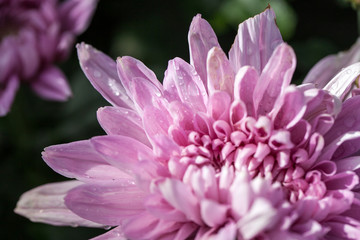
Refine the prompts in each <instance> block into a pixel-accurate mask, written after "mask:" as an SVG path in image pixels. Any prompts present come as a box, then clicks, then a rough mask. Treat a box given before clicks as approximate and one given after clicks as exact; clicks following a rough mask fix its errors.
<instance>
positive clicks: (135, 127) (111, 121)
mask: <svg viewBox="0 0 360 240" xmlns="http://www.w3.org/2000/svg"><path fill="white" fill-rule="evenodd" d="M97 118H98V121H99V123H100V125H101V127H102V128H103V129H104V130H105V132H106V133H107V134H108V135H122V136H127V137H131V138H133V139H136V140H138V141H140V142H142V143H144V144H146V145H148V146H150V143H149V140H148V138H147V136H146V133H145V131H144V129H143V126H142V119H141V118H140V116H139V115H138V113H137V112H135V111H133V110H131V109H127V108H121V107H103V108H99V110H98V111H97Z"/></svg>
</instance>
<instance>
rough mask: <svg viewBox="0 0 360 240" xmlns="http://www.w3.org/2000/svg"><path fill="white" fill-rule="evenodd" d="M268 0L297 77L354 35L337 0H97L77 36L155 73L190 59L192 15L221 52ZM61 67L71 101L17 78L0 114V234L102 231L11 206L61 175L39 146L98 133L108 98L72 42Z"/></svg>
mask: <svg viewBox="0 0 360 240" xmlns="http://www.w3.org/2000/svg"><path fill="white" fill-rule="evenodd" d="M268 3H270V4H271V6H272V7H273V8H274V10H275V12H276V14H277V23H278V25H279V27H280V28H281V31H282V34H283V36H284V38H285V40H286V41H287V42H288V43H289V44H290V45H291V46H292V47H293V48H294V49H295V52H296V55H297V60H298V64H297V70H296V73H295V77H294V79H295V81H296V82H297V83H299V82H301V80H302V79H303V78H304V76H305V74H306V73H307V71H308V70H309V69H310V68H311V66H313V65H314V64H315V63H316V62H317V61H318V60H319V59H321V58H322V57H324V56H326V55H328V54H331V53H336V52H338V51H341V50H346V49H348V48H349V47H350V46H351V45H352V44H353V43H354V42H355V40H356V38H357V30H356V29H357V28H356V14H355V12H354V11H353V10H352V9H351V7H350V6H349V5H348V4H344V3H343V2H342V1H341V0H317V1H304V0H288V1H287V0H268V1H265V0H227V1H220V0H199V1H193V0H182V1H181V0H178V1H149V0H133V1H123V0H102V1H100V2H99V5H98V9H97V11H96V13H95V16H94V18H93V21H92V24H91V25H90V27H89V29H88V30H87V31H86V32H85V33H84V34H83V35H82V36H80V37H79V38H78V41H79V42H80V41H84V42H87V43H89V44H92V45H93V46H95V47H96V48H98V49H100V50H102V51H103V52H105V53H107V54H109V55H110V56H112V57H113V58H114V59H115V58H116V57H117V56H123V55H131V56H133V57H136V58H138V59H140V60H142V61H143V62H144V63H145V64H146V65H147V66H148V67H150V68H151V69H153V70H154V71H155V73H156V74H157V76H158V79H160V80H161V79H162V78H163V74H164V71H165V69H166V66H167V61H168V60H169V59H172V58H174V57H176V56H178V57H181V58H183V59H185V60H187V61H188V60H189V54H188V46H187V32H188V27H189V24H190V22H191V19H192V17H193V16H194V15H196V14H197V13H201V14H202V16H203V17H204V18H205V19H207V20H208V21H209V22H210V23H211V25H212V26H213V28H214V29H215V32H216V33H217V35H218V38H219V42H220V44H221V45H222V47H223V49H224V51H225V52H227V51H228V50H229V49H230V47H231V44H232V43H233V39H234V37H235V34H236V30H237V25H238V24H239V23H240V22H241V21H243V20H245V19H246V18H248V17H250V16H253V15H255V14H256V13H259V12H261V11H262V10H264V9H265V8H266V6H267V4H268ZM0 57H1V56H0ZM61 67H62V69H63V70H64V71H65V73H66V74H67V76H68V78H69V80H70V84H71V87H72V90H73V94H74V96H73V97H72V99H70V101H68V102H65V103H54V102H47V101H43V100H41V99H39V98H37V97H36V96H34V95H33V93H32V92H31V91H29V89H28V88H27V87H26V86H21V89H20V92H19V94H17V96H16V100H15V102H14V104H13V107H12V110H11V112H10V114H9V115H8V116H6V117H4V118H1V119H0V158H1V160H0V178H1V179H0V201H1V203H0V216H1V218H0V221H1V223H0V236H1V237H0V238H1V239H36V240H42V239H44V240H45V239H46V240H47V239H51V240H60V239H66V238H68V239H88V238H91V237H94V236H96V235H98V234H101V233H102V232H104V230H103V229H87V228H71V227H53V226H48V225H45V224H41V223H32V222H30V221H29V220H28V219H25V218H23V217H21V216H18V215H16V214H14V213H13V209H14V208H15V205H16V202H17V200H18V198H19V197H20V195H21V194H22V193H23V192H25V191H27V190H29V189H31V188H33V187H36V186H38V185H41V184H45V183H48V182H54V181H63V180H65V178H63V177H62V176H60V175H58V174H56V173H55V172H53V171H52V170H51V169H50V168H49V167H48V166H47V165H46V164H45V163H44V162H43V161H42V159H41V155H40V153H41V151H42V150H43V148H44V147H46V146H49V145H54V144H59V143H66V142H70V141H75V140H81V139H88V138H90V137H92V136H95V135H101V134H104V132H103V131H102V130H101V128H100V126H99V125H98V123H97V120H96V110H97V109H98V108H99V107H101V106H105V105H109V104H108V103H107V102H105V101H104V100H103V99H102V97H101V96H100V95H99V94H98V93H97V92H96V91H95V90H94V89H93V88H92V86H91V85H90V83H89V82H88V81H87V79H86V78H85V76H84V75H83V73H82V72H81V69H80V67H79V64H78V61H77V57H76V52H75V49H74V51H73V53H72V55H71V57H70V59H69V60H68V61H67V62H65V63H63V64H62V65H61Z"/></svg>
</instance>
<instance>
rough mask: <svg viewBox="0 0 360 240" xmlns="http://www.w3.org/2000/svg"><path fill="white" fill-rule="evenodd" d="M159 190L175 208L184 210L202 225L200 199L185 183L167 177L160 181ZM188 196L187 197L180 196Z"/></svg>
mask: <svg viewBox="0 0 360 240" xmlns="http://www.w3.org/2000/svg"><path fill="white" fill-rule="evenodd" d="M158 187H159V190H160V191H161V193H162V195H163V197H164V199H165V200H166V201H167V202H168V203H169V204H170V205H172V206H173V207H174V208H175V209H178V210H180V211H181V212H183V213H184V214H185V215H186V217H187V218H188V219H189V220H192V221H194V222H195V223H197V224H200V225H202V224H203V222H202V220H201V217H200V209H199V208H198V204H199V202H198V199H197V198H196V197H195V195H194V194H193V193H192V192H191V189H190V188H189V186H188V185H186V184H185V183H183V182H181V181H179V180H177V179H165V180H164V181H163V182H161V183H159V186H158ZM181 195H182V196H186V198H183V197H180V196H181Z"/></svg>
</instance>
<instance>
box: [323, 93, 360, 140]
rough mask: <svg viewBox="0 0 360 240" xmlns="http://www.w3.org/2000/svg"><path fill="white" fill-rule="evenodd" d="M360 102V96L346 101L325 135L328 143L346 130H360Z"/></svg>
mask: <svg viewBox="0 0 360 240" xmlns="http://www.w3.org/2000/svg"><path fill="white" fill-rule="evenodd" d="M359 104H360V96H355V97H352V98H350V99H348V100H346V101H345V102H344V104H343V105H342V109H341V112H340V113H339V115H338V116H337V118H336V120H335V122H334V125H333V126H332V128H331V129H330V130H329V131H328V132H327V133H326V135H325V136H324V139H325V141H326V143H330V142H332V141H333V140H334V139H336V138H338V137H339V136H341V135H342V134H344V133H346V132H349V131H357V130H360V108H359Z"/></svg>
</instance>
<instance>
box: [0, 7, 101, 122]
mask: <svg viewBox="0 0 360 240" xmlns="http://www.w3.org/2000/svg"><path fill="white" fill-rule="evenodd" d="M95 7H96V0H83V1H82V0H69V1H64V2H62V3H60V2H58V1H54V0H11V1H10V0H3V1H1V3H0V53H1V61H0V72H1V75H0V116H3V115H6V114H7V112H8V111H9V110H10V107H11V104H12V102H13V100H14V98H15V94H16V92H17V90H18V88H19V84H20V82H26V83H28V84H29V85H30V86H31V88H32V89H33V90H34V91H35V92H36V93H37V94H38V95H39V96H41V97H43V98H45V99H49V100H57V101H64V100H66V99H67V98H69V97H70V96H71V90H70V87H69V85H68V83H67V80H66V77H65V76H64V74H63V73H62V71H61V70H60V69H58V68H57V67H56V66H54V65H53V63H54V62H58V61H62V60H64V59H65V58H66V57H67V56H68V55H69V51H70V50H71V48H72V46H73V45H74V40H75V37H76V35H78V34H80V33H82V32H83V31H84V30H85V28H86V27H87V25H88V23H89V21H90V19H91V16H92V14H93V12H94V10H95Z"/></svg>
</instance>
